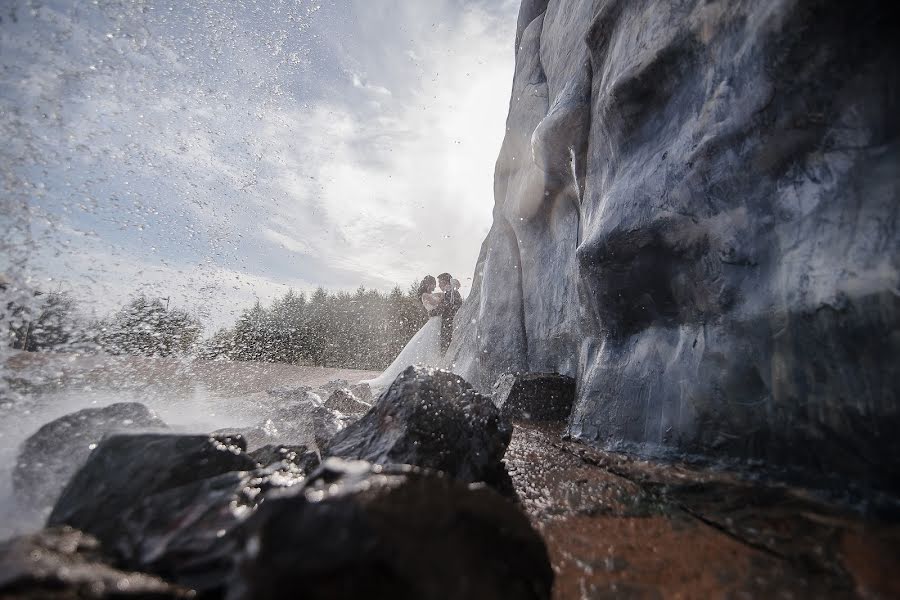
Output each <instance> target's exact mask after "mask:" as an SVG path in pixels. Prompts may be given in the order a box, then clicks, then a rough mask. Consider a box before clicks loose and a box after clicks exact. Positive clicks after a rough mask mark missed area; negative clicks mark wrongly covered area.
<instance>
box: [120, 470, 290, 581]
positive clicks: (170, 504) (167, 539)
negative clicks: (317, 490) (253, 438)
mask: <svg viewBox="0 0 900 600" xmlns="http://www.w3.org/2000/svg"><path fill="white" fill-rule="evenodd" d="M303 478H304V473H303V472H301V471H299V470H298V469H295V468H292V467H291V465H290V464H286V465H285V464H282V463H276V464H275V465H273V466H271V467H268V468H263V469H257V470H255V471H250V472H246V471H243V472H237V471H233V472H230V473H224V474H222V475H218V476H215V477H209V478H206V479H201V480H199V481H195V482H193V483H189V484H187V485H183V486H179V487H176V488H172V489H168V490H165V491H162V492H159V493H156V494H152V495H150V496H147V497H145V498H141V499H140V500H139V501H138V502H136V503H135V504H134V505H133V506H131V507H130V508H129V509H128V510H127V511H126V512H125V513H124V514H123V515H122V517H121V518H120V519H119V524H118V528H117V530H116V533H115V537H114V538H112V539H109V540H108V543H107V544H106V546H105V547H106V548H107V549H108V551H109V552H110V553H112V554H113V555H114V556H115V558H116V559H117V560H118V561H120V562H121V563H122V564H124V565H127V566H129V567H130V568H134V569H138V570H141V571H147V572H151V573H155V574H157V575H160V576H162V577H165V578H166V579H169V580H171V581H174V582H176V583H178V584H181V585H184V586H187V587H190V588H192V589H195V590H197V591H198V592H201V593H203V594H208V595H219V594H221V593H222V591H223V586H224V585H225V579H226V577H227V576H228V574H229V573H230V572H231V569H232V567H233V564H234V558H235V556H236V555H237V554H238V553H239V552H240V551H241V549H242V548H243V547H244V543H245V539H246V536H245V532H244V530H243V526H244V523H245V521H246V519H247V518H248V517H250V515H252V514H253V512H254V510H256V508H257V506H258V505H259V504H260V502H262V501H263V499H264V498H265V497H266V494H267V493H268V492H270V491H271V490H274V489H284V488H290V487H291V486H294V485H298V484H300V483H302V482H303Z"/></svg>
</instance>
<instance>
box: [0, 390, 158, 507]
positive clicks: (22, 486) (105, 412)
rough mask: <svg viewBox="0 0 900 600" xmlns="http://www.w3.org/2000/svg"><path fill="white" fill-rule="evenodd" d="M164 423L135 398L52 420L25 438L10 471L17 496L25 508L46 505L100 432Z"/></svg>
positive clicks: (75, 468)
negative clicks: (134, 400)
mask: <svg viewBox="0 0 900 600" xmlns="http://www.w3.org/2000/svg"><path fill="white" fill-rule="evenodd" d="M165 427H166V424H165V423H164V422H163V421H162V420H161V419H159V418H158V417H157V416H156V415H155V414H154V413H153V412H151V411H150V409H148V408H147V407H146V406H144V405H143V404H139V403H137V402H120V403H117V404H110V405H109V406H104V407H102V408H85V409H83V410H79V411H77V412H74V413H71V414H68V415H65V416H63V417H60V418H58V419H55V420H53V421H50V422H49V423H47V424H46V425H44V426H43V427H41V428H40V429H38V430H37V431H36V432H35V433H33V434H32V435H31V436H29V437H28V439H27V440H25V442H24V443H23V444H22V447H21V449H20V450H19V456H18V458H17V460H16V466H15V469H14V470H13V489H14V490H15V493H16V496H17V497H18V498H19V500H20V504H21V505H22V506H23V507H28V508H31V509H37V510H41V509H46V508H49V507H51V506H53V503H54V502H55V501H56V499H57V498H58V497H59V493H60V492H61V491H62V488H63V486H65V485H66V482H68V481H69V479H70V478H71V477H72V475H73V474H74V473H75V472H76V471H77V470H78V469H79V467H81V465H83V464H84V463H85V461H86V460H87V458H88V455H89V454H90V453H91V450H92V449H93V448H94V447H95V446H96V445H97V444H98V443H99V442H100V441H101V440H102V439H103V437H104V436H106V435H108V434H110V433H113V432H122V431H128V430H132V431H134V430H146V429H162V428H165Z"/></svg>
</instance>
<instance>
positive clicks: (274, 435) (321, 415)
mask: <svg viewBox="0 0 900 600" xmlns="http://www.w3.org/2000/svg"><path fill="white" fill-rule="evenodd" d="M340 389H343V388H340V387H339V386H338V387H336V388H335V391H334V392H331V393H332V394H334V393H337V391H338V390H340ZM323 394H324V392H322V391H320V392H318V393H317V392H315V391H313V390H312V389H311V388H309V387H308V386H302V387H298V388H291V389H280V390H279V389H276V390H269V391H268V392H267V396H268V400H269V402H267V403H266V405H267V407H268V415H267V418H266V419H265V420H264V421H263V422H261V423H259V424H257V425H254V426H250V427H235V428H225V429H219V430H217V431H215V432H213V433H214V434H217V435H241V436H243V437H244V439H246V440H247V448H248V449H250V450H256V449H257V448H260V447H262V446H266V445H271V444H276V445H277V444H283V445H289V446H300V445H305V446H308V447H309V448H312V449H318V448H320V447H322V446H324V445H325V444H327V443H328V441H329V440H330V439H331V438H332V437H334V435H335V434H336V433H337V432H339V431H340V430H341V429H343V428H344V427H345V426H346V425H347V424H348V423H350V422H352V421H353V420H355V418H356V417H357V416H358V415H359V414H361V413H360V412H357V413H355V414H352V413H347V414H344V413H342V412H340V411H337V410H335V409H333V408H331V407H327V406H325V403H324V402H323V400H322V395H323Z"/></svg>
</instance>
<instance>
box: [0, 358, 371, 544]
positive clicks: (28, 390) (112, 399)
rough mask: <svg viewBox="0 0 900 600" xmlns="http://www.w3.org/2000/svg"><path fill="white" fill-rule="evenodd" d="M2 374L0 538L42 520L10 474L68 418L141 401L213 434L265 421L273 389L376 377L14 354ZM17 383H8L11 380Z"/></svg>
mask: <svg viewBox="0 0 900 600" xmlns="http://www.w3.org/2000/svg"><path fill="white" fill-rule="evenodd" d="M0 375H2V377H3V378H4V379H5V380H6V384H5V385H4V386H3V388H0V540H2V539H6V538H8V537H10V536H13V535H17V534H20V533H25V532H28V531H32V530H34V529H37V528H39V527H40V526H41V518H39V517H38V516H35V515H29V514H28V511H26V510H23V509H22V507H20V506H17V503H16V501H15V497H14V496H13V494H12V479H11V475H12V470H13V468H14V466H15V462H16V456H17V454H18V451H19V446H20V445H21V444H22V442H23V441H24V440H25V439H26V438H27V437H28V436H30V435H31V434H33V433H34V432H35V431H37V429H39V428H40V427H41V426H42V425H44V424H45V423H47V422H49V421H51V420H53V419H56V418H58V417H60V416H62V415H65V414H68V413H71V412H74V411H77V410H81V409H83V408H92V407H93V408H96V407H102V406H107V405H109V404H113V403H116V402H140V403H142V404H145V405H146V406H147V407H149V408H150V409H151V410H153V411H154V412H155V413H156V414H157V415H158V416H159V417H160V418H161V419H162V420H163V421H165V422H166V423H167V424H168V425H169V426H171V427H172V428H173V429H175V430H177V431H183V432H200V433H208V432H210V431H214V430H216V429H221V428H224V427H240V426H246V425H252V424H254V423H257V422H259V421H260V420H261V415H262V414H263V412H264V410H265V408H266V404H267V401H268V395H267V394H266V391H267V390H271V389H278V388H295V387H299V386H310V387H317V386H320V385H322V384H325V383H327V382H329V381H333V380H335V379H346V380H348V381H350V382H355V381H359V380H360V379H365V378H368V377H372V376H373V373H370V372H367V371H354V370H349V369H325V368H318V367H298V366H293V365H281V364H268V363H238V362H227V361H199V360H198V361H194V360H182V359H172V358H143V357H111V356H103V355H74V354H73V355H67V354H56V355H50V354H42V355H41V354H34V353H16V354H11V355H8V356H7V357H6V359H5V360H4V361H3V363H2V372H0ZM10 381H11V382H12V383H9V382H10Z"/></svg>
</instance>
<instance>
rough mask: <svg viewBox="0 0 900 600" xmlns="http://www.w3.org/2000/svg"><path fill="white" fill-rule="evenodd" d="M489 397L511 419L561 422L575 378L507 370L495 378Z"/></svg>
mask: <svg viewBox="0 0 900 600" xmlns="http://www.w3.org/2000/svg"><path fill="white" fill-rule="evenodd" d="M492 399H493V401H494V404H495V405H496V406H497V408H499V409H500V412H501V413H503V414H504V415H506V416H508V417H509V418H510V419H523V420H526V421H535V422H540V421H545V422H553V423H563V422H565V421H566V420H567V419H568V418H569V413H570V412H571V411H572V403H573V402H575V380H574V379H573V378H571V377H567V376H565V375H560V374H559V373H509V374H507V375H501V376H500V377H499V378H498V379H497V382H496V383H495V384H494V390H493V395H492Z"/></svg>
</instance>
